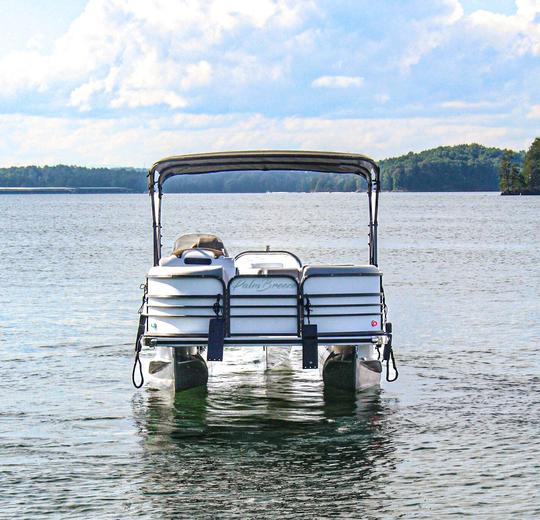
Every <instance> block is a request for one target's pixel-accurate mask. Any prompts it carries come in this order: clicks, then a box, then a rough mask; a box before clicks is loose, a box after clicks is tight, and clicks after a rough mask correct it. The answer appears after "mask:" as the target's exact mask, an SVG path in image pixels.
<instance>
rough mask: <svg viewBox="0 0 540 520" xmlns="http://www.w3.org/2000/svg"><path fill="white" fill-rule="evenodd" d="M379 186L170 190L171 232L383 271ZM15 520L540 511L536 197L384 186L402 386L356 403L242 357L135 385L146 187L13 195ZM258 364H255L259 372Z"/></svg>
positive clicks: (5, 322)
mask: <svg viewBox="0 0 540 520" xmlns="http://www.w3.org/2000/svg"><path fill="white" fill-rule="evenodd" d="M365 199H366V196H365V195H363V194H338V193H336V194H279V193H273V194H260V195H169V196H166V197H165V198H164V204H165V219H166V223H167V224H168V226H167V227H166V229H165V231H166V236H165V239H164V251H168V250H169V248H170V246H171V244H172V241H173V238H174V237H175V235H177V234H181V233H184V232H194V231H201V232H202V231H208V232H215V233H216V234H218V235H221V236H222V238H223V239H224V241H225V244H226V246H227V247H228V249H229V252H232V253H234V254H236V253H238V252H239V251H241V250H244V249H255V248H262V247H264V246H266V245H270V246H271V247H272V248H275V249H290V250H292V251H293V252H295V253H297V254H298V255H299V256H300V257H301V258H302V259H303V261H304V262H305V263H307V262H313V261H319V262H335V263H346V262H355V261H356V262H358V261H360V262H362V263H364V262H365V261H366V259H367V248H366V245H365V244H366V241H367V226H366V224H367V217H366V206H367V204H366V200H365ZM0 215H1V216H2V227H1V231H0V236H1V241H0V259H1V260H0V262H1V269H0V280H1V285H2V291H1V292H0V367H1V369H2V374H1V377H0V396H1V400H0V505H1V507H0V517H1V518H41V517H45V516H47V517H52V518H57V517H72V518H173V517H176V518H194V517H200V518H280V519H282V518H295V519H296V518H316V517H318V518H329V517H340V518H365V519H368V518H435V517H437V518H439V517H441V518H445V517H453V516H471V517H473V518H496V519H501V518H519V519H525V518H534V517H538V516H539V515H540V498H539V492H538V481H539V479H540V472H539V461H540V410H539V403H540V356H539V354H538V350H539V347H540V310H539V306H540V303H539V302H540V267H539V266H540V224H539V222H540V221H539V216H540V197H500V196H498V194H495V193H475V194H457V193H450V194H435V193H425V194H406V193H395V194H394V193H390V194H387V193H383V194H382V200H381V213H380V219H381V226H380V236H381V243H380V265H381V267H382V269H383V272H384V281H385V285H386V291H387V301H388V304H389V309H390V319H391V321H392V322H393V324H394V332H395V334H394V336H395V340H394V343H395V351H396V357H397V361H398V363H399V369H400V378H399V380H398V381H397V382H396V383H393V384H388V383H387V384H384V386H383V387H382V389H381V390H380V391H377V392H372V393H360V394H358V395H357V396H356V398H351V397H350V396H347V395H338V394H335V393H334V394H332V393H331V394H328V393H325V392H324V391H323V386H322V383H321V382H320V381H319V380H318V378H317V374H316V373H315V372H314V371H302V370H301V369H300V362H299V356H298V355H297V356H296V358H294V359H293V368H294V370H292V371H291V370H290V371H280V372H270V373H264V372H262V371H261V370H260V368H258V366H259V365H257V364H254V363H250V362H248V359H247V356H245V357H244V359H243V358H242V354H238V352H231V351H226V363H225V364H224V366H222V367H220V369H219V370H217V371H216V373H215V374H214V376H213V377H212V378H211V380H210V383H209V385H208V389H207V391H202V390H196V391H189V392H185V393H183V394H180V395H178V396H177V398H176V399H171V398H170V396H169V395H168V394H166V393H164V392H156V391H149V390H142V391H136V390H135V389H133V388H132V386H131V380H130V378H131V366H132V342H133V340H134V337H135V332H136V325H137V308H138V306H139V303H140V297H141V291H140V289H139V285H140V283H141V282H143V280H144V275H145V273H146V271H147V269H148V267H149V266H150V263H151V258H152V256H151V249H150V246H151V244H150V210H149V198H148V197H147V196H144V195H105V196H96V195H22V196H18V195H4V196H0ZM252 357H253V356H251V357H250V359H251V358H252Z"/></svg>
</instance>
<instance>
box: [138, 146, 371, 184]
mask: <svg viewBox="0 0 540 520" xmlns="http://www.w3.org/2000/svg"><path fill="white" fill-rule="evenodd" d="M242 170H259V171H261V170H297V171H305V172H328V173H353V174H356V175H360V176H362V177H364V178H365V179H366V180H367V181H368V184H369V185H371V184H375V186H377V187H378V184H379V167H378V166H377V164H376V163H375V161H373V159H370V158H369V157H366V156H364V155H359V154H352V153H338V152H301V151H251V152H218V153H203V154H192V155H177V156H173V157H166V158H165V159H161V160H160V161H157V162H156V163H155V164H154V165H153V166H152V168H150V171H149V172H148V188H149V190H150V191H151V192H152V191H154V190H155V183H156V182H157V184H158V189H161V186H162V185H163V183H164V182H165V181H166V180H167V179H168V178H169V177H174V176H175V175H185V174H198V173H213V172H226V171H242ZM156 174H157V178H156Z"/></svg>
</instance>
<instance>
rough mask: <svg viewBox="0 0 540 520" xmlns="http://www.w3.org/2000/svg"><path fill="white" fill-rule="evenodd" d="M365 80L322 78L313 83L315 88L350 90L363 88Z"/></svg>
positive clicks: (342, 77) (351, 77)
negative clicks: (350, 88)
mask: <svg viewBox="0 0 540 520" xmlns="http://www.w3.org/2000/svg"><path fill="white" fill-rule="evenodd" d="M363 84H364V78H361V77H360V76H321V77H320V78H317V79H315V80H313V81H312V82H311V86H312V87H315V88H349V87H361V86H362V85H363Z"/></svg>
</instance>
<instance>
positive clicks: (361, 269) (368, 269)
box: [302, 264, 380, 278]
mask: <svg viewBox="0 0 540 520" xmlns="http://www.w3.org/2000/svg"><path fill="white" fill-rule="evenodd" d="M333 274H364V275H366V274H367V275H370V274H371V275H380V271H379V269H378V268H377V267H376V266H374V265H324V264H310V265H306V266H304V268H303V269H302V275H303V277H304V278H306V277H308V276H313V275H333Z"/></svg>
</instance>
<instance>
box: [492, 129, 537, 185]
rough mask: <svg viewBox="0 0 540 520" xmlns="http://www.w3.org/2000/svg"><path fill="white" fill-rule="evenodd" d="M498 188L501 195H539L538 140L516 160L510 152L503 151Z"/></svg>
mask: <svg viewBox="0 0 540 520" xmlns="http://www.w3.org/2000/svg"><path fill="white" fill-rule="evenodd" d="M499 188H500V190H501V194H502V195H540V138H539V137H537V138H536V139H535V140H534V141H533V143H532V144H531V146H530V148H529V149H528V150H527V153H526V154H525V157H524V160H523V161H519V160H516V157H515V155H514V153H513V152H512V150H504V153H503V156H502V158H501V162H500V166H499Z"/></svg>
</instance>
